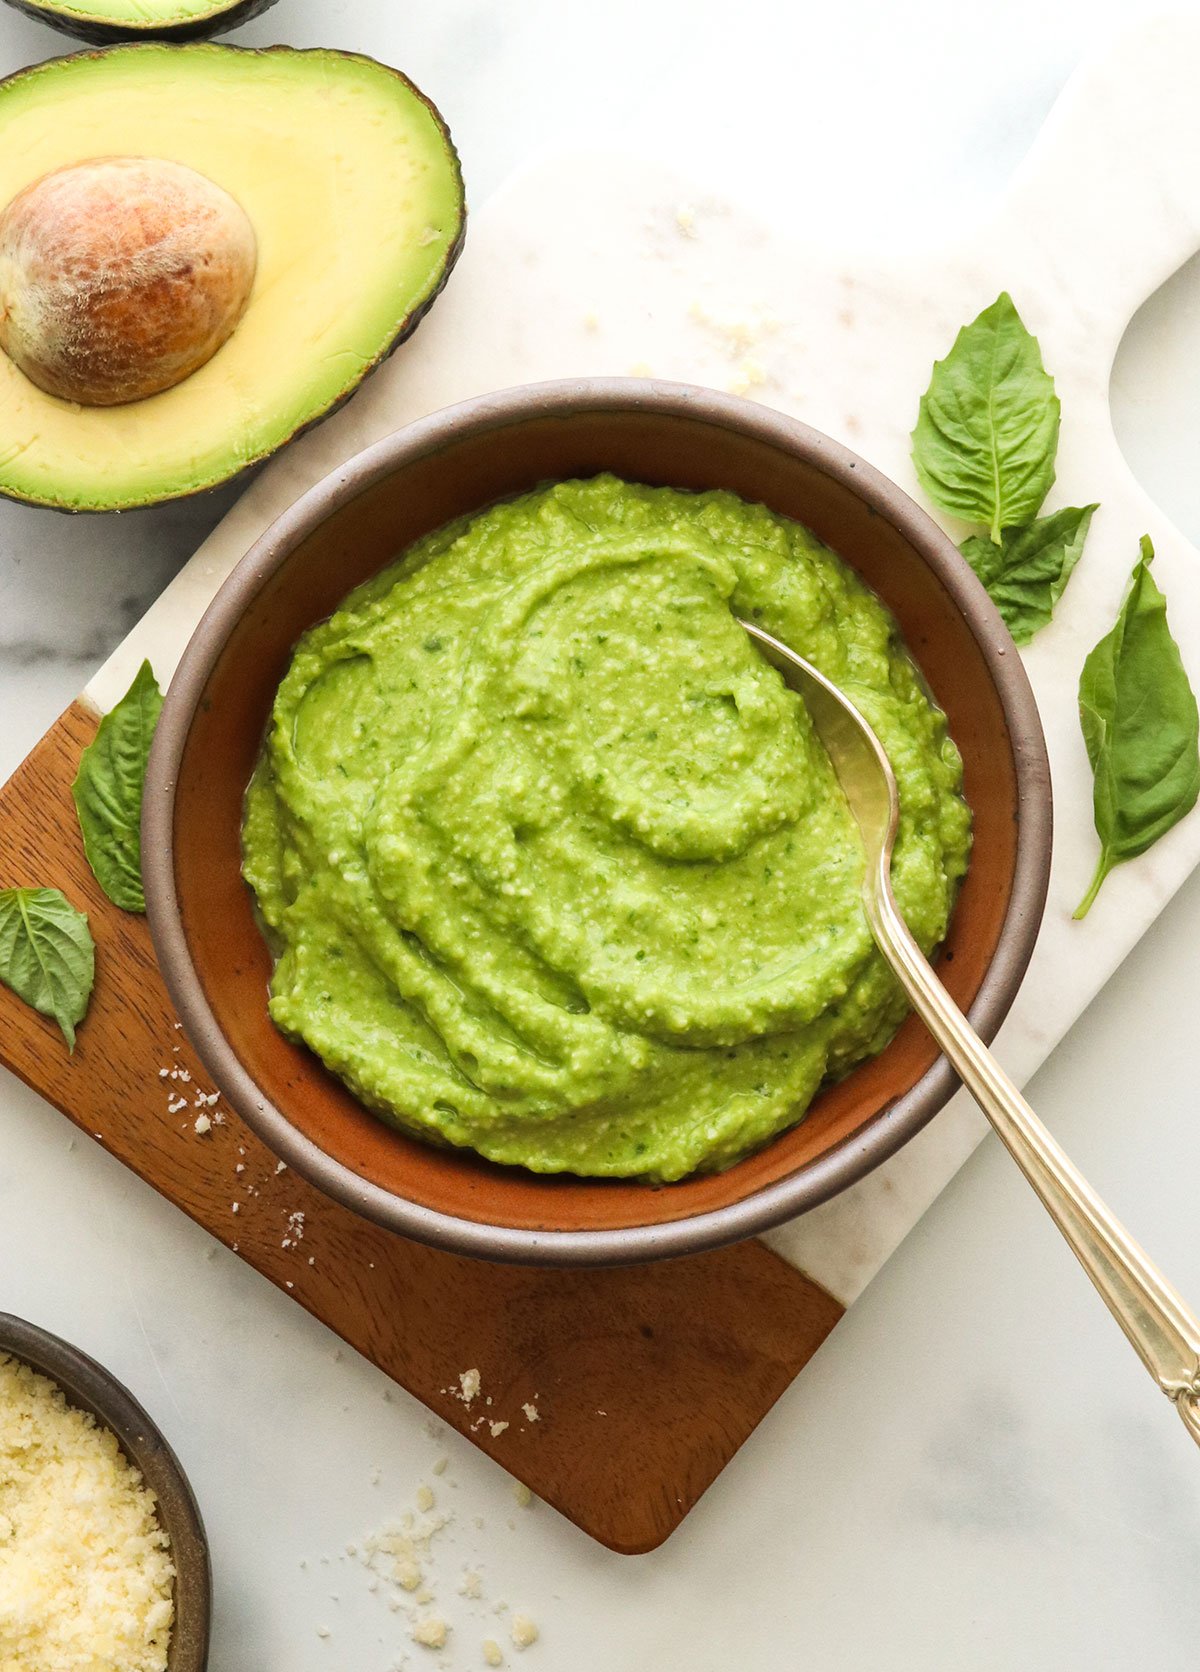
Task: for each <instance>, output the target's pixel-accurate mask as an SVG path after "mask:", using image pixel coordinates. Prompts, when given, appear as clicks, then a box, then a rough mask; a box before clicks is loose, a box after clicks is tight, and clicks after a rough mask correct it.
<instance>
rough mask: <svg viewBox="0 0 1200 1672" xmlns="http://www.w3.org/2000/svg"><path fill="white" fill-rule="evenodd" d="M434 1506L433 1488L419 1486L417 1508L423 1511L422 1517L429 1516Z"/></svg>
mask: <svg viewBox="0 0 1200 1672" xmlns="http://www.w3.org/2000/svg"><path fill="white" fill-rule="evenodd" d="M433 1504H434V1497H433V1488H432V1487H429V1486H424V1485H422V1486H418V1487H417V1508H418V1509H419V1510H420V1511H421V1513H422V1515H427V1514H428V1513H429V1511H430V1510H431V1509H432V1508H433Z"/></svg>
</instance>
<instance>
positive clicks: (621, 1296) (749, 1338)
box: [0, 701, 842, 1554]
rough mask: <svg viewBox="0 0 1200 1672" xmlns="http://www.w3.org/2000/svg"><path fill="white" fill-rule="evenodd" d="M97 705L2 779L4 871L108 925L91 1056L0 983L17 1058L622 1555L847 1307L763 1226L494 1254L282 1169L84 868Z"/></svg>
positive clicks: (72, 714) (177, 1198)
mask: <svg viewBox="0 0 1200 1672" xmlns="http://www.w3.org/2000/svg"><path fill="white" fill-rule="evenodd" d="M98 719H99V716H98V714H97V713H96V710H95V709H94V708H92V707H91V706H90V705H89V704H88V703H86V702H84V701H80V702H77V703H74V704H73V705H72V706H71V708H70V709H68V711H67V712H66V714H64V715H63V716H62V718H61V719H60V720H59V721H58V722H57V723H56V724H55V725H54V727H53V728H52V729H51V730H50V731H49V732H48V733H47V735H46V736H45V737H44V738H43V739H42V741H41V743H39V744H38V746H37V748H36V749H35V750H34V752H33V754H32V755H30V757H29V758H28V759H27V760H26V761H25V763H24V764H23V765H22V766H21V767H20V768H19V769H18V770H17V772H16V773H15V774H14V776H13V777H12V778H11V779H10V780H9V782H8V783H7V785H5V787H4V789H3V790H2V791H0V877H2V878H3V880H4V884H5V885H6V886H11V885H13V884H26V885H30V886H33V885H38V884H44V883H45V882H46V880H47V879H48V878H52V879H53V882H54V885H55V886H56V887H61V888H62V889H63V891H64V892H65V893H66V894H67V895H68V896H69V897H70V899H72V900H73V901H74V902H75V903H76V904H77V905H78V906H80V907H81V908H82V909H83V910H85V911H86V912H87V913H88V916H89V920H90V922H91V928H92V934H93V937H94V938H95V941H96V944H97V965H96V988H95V992H94V994H93V998H92V1004H91V1009H90V1011H89V1013H88V1016H87V1020H86V1022H85V1023H84V1025H83V1026H82V1027H81V1028H80V1030H79V1035H78V1043H77V1046H76V1050H75V1054H74V1056H70V1055H68V1053H67V1049H66V1046H65V1044H64V1043H63V1040H62V1037H61V1035H60V1034H59V1032H58V1029H57V1028H56V1027H55V1026H54V1024H52V1023H50V1022H47V1021H45V1020H44V1019H43V1018H42V1017H39V1016H37V1015H35V1014H34V1013H33V1012H32V1011H30V1010H29V1009H28V1008H27V1007H26V1006H25V1005H23V1004H22V1003H21V1002H20V1001H19V1000H18V999H16V998H15V997H14V995H13V994H12V993H10V992H9V990H8V989H7V988H0V1059H3V1061H4V1062H5V1063H7V1064H8V1066H9V1067H11V1068H13V1069H14V1070H15V1071H16V1073H18V1074H19V1075H20V1076H21V1078H22V1079H23V1080H25V1081H26V1082H27V1083H28V1084H29V1085H31V1086H32V1087H33V1088H34V1090H35V1091H38V1092H41V1093H42V1095H43V1096H45V1097H47V1098H48V1099H49V1100H50V1102H51V1103H53V1104H55V1105H56V1106H57V1107H58V1108H59V1109H61V1110H62V1111H63V1113H64V1114H66V1115H68V1116H69V1117H70V1119H71V1120H73V1121H74V1122H75V1124H76V1125H77V1126H79V1127H80V1128H81V1129H82V1130H83V1131H84V1132H86V1133H87V1134H88V1135H89V1136H90V1137H93V1138H95V1139H96V1140H97V1142H99V1143H100V1144H102V1145H103V1146H104V1148H105V1149H107V1150H109V1151H110V1152H111V1153H112V1154H113V1155H115V1156H116V1157H117V1158H118V1160H120V1161H123V1162H124V1163H125V1165H126V1166H128V1167H131V1168H132V1169H133V1171H134V1172H135V1173H138V1174H139V1175H140V1176H141V1177H142V1178H144V1179H145V1180H147V1182H148V1183H150V1184H152V1185H153V1186H154V1188H155V1189H156V1190H159V1191H161V1192H162V1194H163V1195H164V1196H166V1198H167V1199H168V1201H171V1202H174V1203H175V1204H176V1206H177V1207H180V1208H182V1209H183V1211H184V1212H185V1213H186V1214H188V1215H189V1216H190V1217H191V1218H192V1219H194V1220H196V1221H197V1222H198V1223H199V1224H201V1225H203V1226H204V1227H205V1229H206V1230H209V1231H211V1232H212V1234H213V1235H214V1236H215V1237H217V1238H219V1239H220V1241H221V1242H223V1243H225V1244H226V1246H227V1247H229V1248H233V1249H235V1250H236V1251H237V1252H238V1254H240V1256H241V1257H242V1258H243V1259H244V1260H248V1261H249V1262H250V1264H251V1265H253V1266H254V1267H256V1269H257V1270H258V1271H260V1272H262V1274H263V1275H264V1276H265V1277H268V1278H269V1279H270V1280H271V1282H272V1283H275V1284H276V1285H277V1286H278V1287H279V1288H280V1289H282V1290H283V1291H284V1292H285V1293H287V1294H290V1295H291V1296H292V1297H293V1299H295V1300H297V1301H299V1302H300V1304H301V1306H303V1307H305V1308H306V1309H307V1310H308V1311H309V1312H312V1313H313V1314H314V1315H315V1316H316V1317H318V1318H320V1319H321V1320H322V1321H323V1322H324V1323H326V1324H328V1325H329V1327H330V1328H331V1329H332V1330H334V1331H336V1333H337V1334H338V1335H340V1336H341V1337H342V1339H343V1340H344V1341H347V1342H348V1343H349V1344H350V1345H351V1346H352V1347H356V1348H357V1349H358V1351H359V1352H361V1353H363V1354H365V1355H366V1357H367V1358H369V1359H371V1360H372V1361H373V1362H374V1363H375V1364H377V1365H379V1367H380V1368H381V1369H382V1370H384V1371H386V1372H387V1373H388V1375H390V1376H392V1377H394V1378H395V1380H396V1381H397V1382H399V1383H400V1384H401V1386H402V1387H405V1388H407V1389H408V1391H409V1392H410V1393H413V1394H415V1395H416V1397H417V1398H418V1399H420V1400H422V1401H424V1403H425V1404H426V1405H428V1406H429V1408H430V1409H431V1410H432V1411H434V1412H436V1413H437V1415H438V1416H439V1417H441V1418H442V1419H443V1420H444V1421H445V1422H447V1423H449V1424H450V1425H451V1426H452V1427H454V1428H456V1429H458V1431H459V1432H460V1433H462V1434H464V1435H465V1436H466V1437H467V1438H468V1439H470V1440H471V1441H473V1442H474V1444H476V1445H477V1446H479V1447H480V1448H481V1449H482V1450H484V1451H486V1452H487V1453H488V1455H489V1456H491V1457H493V1458H495V1460H496V1461H497V1462H498V1463H500V1464H502V1465H503V1467H504V1468H505V1469H507V1470H508V1471H509V1472H510V1473H511V1474H514V1475H516V1476H517V1477H518V1478H519V1479H520V1480H523V1481H524V1482H525V1483H526V1484H527V1485H528V1486H529V1487H530V1488H531V1489H532V1490H533V1491H534V1492H535V1493H536V1494H537V1495H538V1497H539V1498H543V1499H545V1500H546V1502H548V1503H550V1504H553V1505H554V1507H555V1508H556V1509H558V1510H561V1511H562V1513H563V1514H564V1515H566V1516H567V1517H569V1519H570V1520H572V1521H574V1522H575V1523H576V1524H577V1525H578V1526H580V1527H582V1528H583V1530H584V1531H585V1532H587V1533H590V1534H591V1535H592V1537H593V1538H596V1539H598V1540H599V1541H600V1542H601V1543H602V1544H606V1545H607V1546H608V1547H609V1548H610V1549H612V1550H617V1551H621V1552H625V1553H628V1554H634V1553H638V1552H641V1551H646V1550H652V1549H653V1548H654V1547H655V1546H656V1545H658V1544H661V1543H662V1541H663V1539H665V1538H666V1537H667V1535H668V1534H669V1533H670V1532H671V1531H672V1530H673V1529H674V1528H675V1527H676V1526H677V1525H678V1524H679V1522H680V1521H681V1520H682V1519H683V1517H684V1516H685V1515H686V1514H687V1512H688V1511H689V1510H690V1509H691V1507H692V1505H693V1504H694V1503H695V1502H696V1500H697V1499H698V1498H699V1497H700V1495H701V1493H702V1492H703V1491H704V1490H705V1488H706V1487H707V1486H708V1485H709V1484H710V1483H711V1482H712V1481H713V1480H714V1479H715V1478H716V1476H717V1475H718V1474H719V1473H720V1471H721V1470H722V1469H723V1468H724V1466H725V1464H726V1463H727V1462H728V1461H729V1459H730V1458H731V1457H732V1456H733V1454H734V1452H735V1451H736V1450H737V1449H738V1447H739V1446H740V1445H741V1444H742V1442H743V1441H744V1440H745V1439H746V1438H747V1436H748V1435H749V1434H750V1432H751V1430H752V1429H753V1428H754V1427H755V1425H756V1424H757V1423H758V1422H759V1421H760V1420H761V1418H762V1417H763V1415H764V1414H765V1413H766V1412H767V1411H768V1410H769V1409H770V1407H771V1406H772V1405H773V1404H774V1402H775V1400H776V1399H777V1398H778V1397H779V1395H780V1394H781V1393H782V1392H783V1390H784V1388H786V1387H787V1385H788V1383H789V1382H790V1381H791V1380H792V1378H793V1377H794V1376H795V1375H796V1373H797V1372H798V1371H799V1370H800V1369H801V1367H802V1366H803V1365H804V1364H805V1363H806V1362H807V1360H808V1359H809V1358H810V1357H811V1356H812V1354H813V1353H814V1352H815V1351H816V1349H817V1348H818V1347H819V1346H820V1344H821V1342H822V1341H823V1340H824V1339H825V1337H826V1335H827V1334H828V1333H829V1331H830V1330H831V1329H832V1328H833V1326H834V1324H835V1323H836V1322H837V1320H838V1318H839V1317H840V1316H841V1315H842V1308H841V1307H840V1306H839V1305H838V1304H837V1302H836V1301H834V1300H832V1299H831V1298H830V1297H829V1296H828V1295H827V1294H826V1293H825V1292H824V1290H822V1289H820V1288H819V1287H818V1286H817V1285H816V1284H815V1283H812V1282H811V1281H810V1280H809V1279H808V1278H806V1277H804V1276H802V1275H801V1273H800V1272H798V1271H796V1270H795V1269H794V1268H793V1267H791V1266H789V1265H788V1264H787V1263H786V1262H785V1261H784V1260H782V1259H780V1258H779V1256H778V1255H776V1254H772V1253H771V1252H770V1251H769V1250H768V1249H767V1248H765V1247H763V1245H762V1244H761V1243H743V1244H742V1245H741V1246H740V1247H737V1248H731V1249H726V1250H723V1251H721V1252H719V1253H715V1254H706V1255H702V1256H699V1257H697V1258H694V1259H688V1260H680V1261H675V1262H672V1263H670V1264H667V1265H658V1266H647V1267H637V1268H633V1269H630V1270H622V1271H589V1272H578V1273H576V1272H559V1271H533V1270H526V1269H524V1268H521V1267H516V1266H496V1265H486V1264H484V1263H482V1262H480V1261H475V1260H465V1259H461V1258H459V1257H457V1256H455V1255H452V1254H442V1253H439V1252H438V1251H437V1250H435V1249H429V1248H424V1247H421V1246H420V1245H418V1244H417V1243H411V1242H406V1241H403V1240H402V1239H401V1238H399V1237H395V1236H391V1235H390V1234H389V1233H388V1232H386V1231H382V1230H379V1229H378V1228H377V1227H375V1226H373V1225H371V1224H368V1222H367V1221H366V1220H364V1219H359V1218H358V1217H357V1216H356V1215H355V1214H353V1213H351V1212H349V1211H348V1210H347V1209H346V1208H343V1207H340V1206H339V1205H338V1204H337V1203H335V1202H331V1201H330V1200H328V1198H326V1197H325V1196H322V1195H321V1194H320V1192H319V1191H317V1190H315V1189H314V1188H313V1187H312V1186H311V1185H309V1184H306V1183H305V1182H304V1180H303V1179H301V1178H300V1177H299V1176H298V1175H297V1174H295V1173H293V1172H291V1171H290V1170H286V1169H285V1170H284V1171H282V1172H280V1171H277V1165H278V1164H277V1162H276V1160H275V1157H274V1156H273V1155H272V1154H271V1153H270V1152H269V1151H268V1150H267V1149H266V1148H265V1146H264V1145H263V1144H262V1143H261V1142H260V1141H259V1140H258V1139H257V1138H255V1137H254V1136H253V1134H252V1133H250V1132H249V1131H248V1130H247V1129H246V1128H245V1127H244V1126H243V1125H242V1124H241V1122H240V1121H239V1120H238V1119H237V1117H236V1116H235V1115H234V1114H233V1113H232V1112H230V1111H228V1110H227V1108H226V1106H225V1104H224V1102H223V1100H220V1099H218V1101H217V1102H216V1103H215V1104H211V1105H210V1104H209V1103H208V1102H207V1101H206V1100H207V1098H208V1097H209V1096H210V1095H211V1091H212V1087H211V1082H210V1081H209V1080H208V1079H207V1077H206V1076H205V1075H204V1073H203V1070H202V1069H201V1068H200V1066H199V1063H198V1061H197V1059H196V1057H195V1056H194V1054H193V1053H192V1051H191V1050H190V1048H189V1046H188V1044H187V1042H186V1040H185V1039H184V1037H183V1034H182V1032H181V1030H180V1029H179V1027H178V1025H177V1023H176V1021H175V1017H174V1014H173V1012H172V1010H171V1006H170V1001H169V1000H168V998H167V993H166V989H165V988H164V986H163V983H162V979H161V977H160V976H159V973H158V969H157V966H156V964H155V961H154V952H153V948H152V946H151V943H150V935H149V931H148V929H147V927H146V920H145V918H143V917H133V916H130V915H129V914H128V913H126V912H122V911H118V909H117V908H116V907H115V906H113V905H112V904H111V903H110V902H109V901H108V900H106V899H105V897H104V896H103V894H102V893H101V892H100V890H99V888H98V887H97V886H96V883H95V880H94V878H93V877H92V874H91V872H90V870H89V869H88V865H87V861H86V859H85V858H84V853H83V845H82V842H81V841H80V837H79V831H78V826H77V824H76V821H75V813H74V807H73V805H72V802H71V796H70V785H71V780H72V779H73V778H74V776H75V772H76V769H77V766H78V762H79V754H80V751H81V750H82V749H83V747H84V746H85V745H86V744H87V743H88V742H90V740H91V738H92V737H93V736H94V734H95V730H96V726H97V723H98ZM200 1117H204V1118H205V1119H207V1120H209V1121H211V1122H212V1123H213V1124H212V1125H211V1128H210V1130H209V1131H207V1132H206V1133H198V1132H197V1131H196V1121H197V1119H198V1118H200ZM216 1117H219V1119H218V1118H216ZM201 1124H202V1125H203V1120H202V1121H201ZM234 1203H236V1204H237V1210H236V1211H234ZM472 1369H477V1370H479V1371H480V1373H481V1381H482V1386H481V1389H480V1392H479V1394H478V1395H477V1396H476V1397H475V1398H474V1399H473V1400H472V1401H471V1403H470V1404H469V1405H468V1404H465V1403H464V1402H463V1399H462V1390H461V1385H460V1382H459V1377H460V1375H461V1373H462V1372H463V1371H466V1370H472ZM526 1403H529V1404H530V1405H532V1406H533V1407H534V1408H536V1410H537V1412H538V1416H537V1419H536V1420H535V1421H531V1420H530V1419H529V1418H528V1416H527V1415H526V1414H525V1412H524V1411H523V1409H522V1407H523V1405H524V1404H526ZM501 1424H504V1425H505V1426H503V1427H500V1425H501ZM493 1425H495V1428H494V1427H493ZM497 1429H498V1431H496V1430H497Z"/></svg>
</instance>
